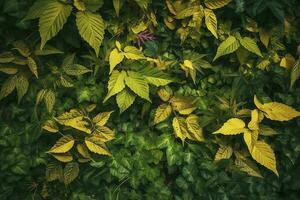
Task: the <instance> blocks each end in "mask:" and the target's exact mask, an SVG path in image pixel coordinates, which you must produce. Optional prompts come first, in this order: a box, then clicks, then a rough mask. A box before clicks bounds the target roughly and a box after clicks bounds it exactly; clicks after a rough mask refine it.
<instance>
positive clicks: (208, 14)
mask: <svg viewBox="0 0 300 200" xmlns="http://www.w3.org/2000/svg"><path fill="white" fill-rule="evenodd" d="M204 16H205V24H206V27H207V29H208V30H209V31H210V32H211V33H212V34H213V36H215V38H218V33H217V28H218V23H217V17H216V15H215V13H214V11H212V10H210V9H204Z"/></svg>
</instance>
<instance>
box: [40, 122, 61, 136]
mask: <svg viewBox="0 0 300 200" xmlns="http://www.w3.org/2000/svg"><path fill="white" fill-rule="evenodd" d="M42 129H45V130H46V131H49V132H51V133H57V132H58V126H57V124H56V122H55V121H53V120H47V121H46V122H45V123H44V124H43V126H42Z"/></svg>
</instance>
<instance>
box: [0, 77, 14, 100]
mask: <svg viewBox="0 0 300 200" xmlns="http://www.w3.org/2000/svg"><path fill="white" fill-rule="evenodd" d="M16 83H17V75H14V76H11V77H9V78H7V79H6V80H5V81H4V83H3V84H2V87H1V90H0V100H1V99H3V98H5V97H7V96H8V95H9V94H10V93H12V92H13V91H14V89H15V88H16Z"/></svg>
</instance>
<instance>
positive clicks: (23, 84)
mask: <svg viewBox="0 0 300 200" xmlns="http://www.w3.org/2000/svg"><path fill="white" fill-rule="evenodd" d="M28 87H29V82H28V79H27V77H26V76H25V75H24V74H19V75H18V78H17V80H16V89H17V94H18V102H19V103H20V101H21V99H22V98H23V96H24V95H25V94H26V93H27V90H28Z"/></svg>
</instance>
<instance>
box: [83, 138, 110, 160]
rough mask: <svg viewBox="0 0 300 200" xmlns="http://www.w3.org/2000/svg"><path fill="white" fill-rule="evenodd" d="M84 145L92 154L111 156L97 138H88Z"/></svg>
mask: <svg viewBox="0 0 300 200" xmlns="http://www.w3.org/2000/svg"><path fill="white" fill-rule="evenodd" d="M85 144H86V146H87V148H88V149H89V150H90V151H91V152H93V153H97V154H100V155H108V156H111V153H110V152H109V151H108V149H107V147H106V146H105V143H104V142H102V141H100V140H99V138H98V137H93V136H92V137H88V138H86V139H85Z"/></svg>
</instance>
